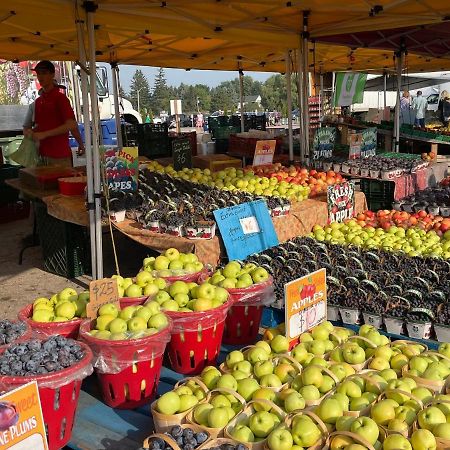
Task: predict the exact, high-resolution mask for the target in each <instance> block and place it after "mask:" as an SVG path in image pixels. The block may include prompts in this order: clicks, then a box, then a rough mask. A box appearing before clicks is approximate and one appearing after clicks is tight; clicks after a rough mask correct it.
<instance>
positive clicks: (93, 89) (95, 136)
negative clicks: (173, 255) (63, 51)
mask: <svg viewBox="0 0 450 450" xmlns="http://www.w3.org/2000/svg"><path fill="white" fill-rule="evenodd" d="M85 8H86V13H87V14H86V15H87V28H88V43H89V77H90V86H89V87H90V93H91V115H92V149H93V151H92V159H93V167H94V205H95V225H96V233H95V247H96V254H97V261H96V268H97V272H96V275H97V279H100V278H103V252H102V223H101V217H102V215H101V214H102V212H101V203H100V202H101V195H102V194H101V177H100V149H99V124H100V120H99V112H98V100H97V98H98V97H97V70H96V66H95V30H94V13H95V11H96V9H97V5H96V4H95V3H93V2H86V3H85Z"/></svg>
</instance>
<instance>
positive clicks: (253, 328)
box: [223, 277, 273, 345]
mask: <svg viewBox="0 0 450 450" xmlns="http://www.w3.org/2000/svg"><path fill="white" fill-rule="evenodd" d="M272 286H273V278H272V277H270V278H269V279H268V280H267V281H264V282H262V283H257V284H254V285H252V286H249V287H247V288H230V289H227V291H228V292H229V293H230V296H231V298H232V300H233V306H232V307H231V308H230V310H229V311H228V315H227V318H226V321H225V329H224V332H223V343H224V344H232V345H248V344H252V343H253V342H255V340H256V339H257V337H258V333H259V325H260V323H261V317H262V313H263V310H264V306H265V305H269V304H270V303H272V301H273V298H272V297H273V295H272V294H273V290H272Z"/></svg>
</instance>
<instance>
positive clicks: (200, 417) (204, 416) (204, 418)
mask: <svg viewBox="0 0 450 450" xmlns="http://www.w3.org/2000/svg"><path fill="white" fill-rule="evenodd" d="M212 409H213V406H212V405H210V404H209V403H201V404H200V405H197V406H196V407H195V408H194V410H193V418H194V421H195V423H198V424H199V425H203V426H206V427H207V426H208V415H209V412H210V411H211V410H212Z"/></svg>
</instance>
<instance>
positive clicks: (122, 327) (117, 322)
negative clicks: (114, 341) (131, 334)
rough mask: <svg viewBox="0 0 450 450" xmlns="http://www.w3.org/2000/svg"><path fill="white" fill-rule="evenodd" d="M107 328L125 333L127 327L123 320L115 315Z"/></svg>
mask: <svg viewBox="0 0 450 450" xmlns="http://www.w3.org/2000/svg"><path fill="white" fill-rule="evenodd" d="M108 329H109V331H110V332H111V333H125V332H126V331H127V330H128V327H127V323H126V322H125V320H122V319H119V318H118V317H116V318H115V319H114V320H111V322H110V323H109V327H108Z"/></svg>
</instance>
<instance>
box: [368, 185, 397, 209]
mask: <svg viewBox="0 0 450 450" xmlns="http://www.w3.org/2000/svg"><path fill="white" fill-rule="evenodd" d="M360 189H361V191H362V192H364V194H365V195H366V199H367V205H368V207H369V209H371V210H372V211H377V210H379V209H391V207H392V202H393V201H394V193H395V183H394V182H392V181H385V180H369V179H366V178H361V180H360Z"/></svg>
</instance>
